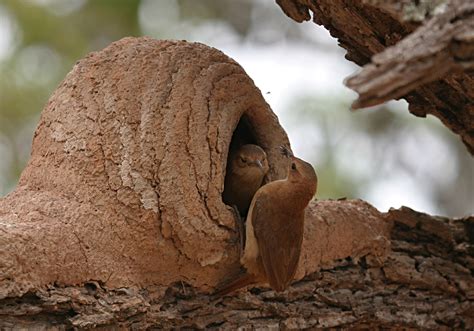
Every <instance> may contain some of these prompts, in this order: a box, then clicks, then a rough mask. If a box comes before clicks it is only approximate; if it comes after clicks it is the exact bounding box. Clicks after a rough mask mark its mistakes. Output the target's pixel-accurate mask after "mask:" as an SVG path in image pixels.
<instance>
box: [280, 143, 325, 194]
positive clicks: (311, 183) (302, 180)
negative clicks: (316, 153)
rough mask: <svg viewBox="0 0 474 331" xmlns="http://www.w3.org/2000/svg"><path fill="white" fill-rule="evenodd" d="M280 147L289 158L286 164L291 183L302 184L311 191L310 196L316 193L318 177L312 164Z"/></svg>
mask: <svg viewBox="0 0 474 331" xmlns="http://www.w3.org/2000/svg"><path fill="white" fill-rule="evenodd" d="M280 149H281V152H282V154H283V155H285V156H286V157H288V158H289V160H290V163H289V165H288V180H289V181H290V182H292V183H299V184H303V185H304V186H305V187H307V189H308V191H309V192H312V193H311V196H313V195H314V194H315V193H316V188H317V184H318V177H317V175H316V171H314V168H313V166H312V165H311V164H310V163H308V162H306V161H304V160H302V159H300V158H297V157H296V156H294V155H293V153H292V152H291V151H290V150H289V149H288V148H286V147H284V146H282V147H281V148H280Z"/></svg>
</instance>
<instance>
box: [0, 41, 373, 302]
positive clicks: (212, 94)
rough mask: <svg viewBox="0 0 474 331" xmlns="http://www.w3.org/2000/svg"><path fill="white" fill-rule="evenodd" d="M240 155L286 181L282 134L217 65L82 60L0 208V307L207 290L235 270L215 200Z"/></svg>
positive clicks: (234, 250) (242, 82) (133, 45)
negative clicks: (89, 293)
mask: <svg viewBox="0 0 474 331" xmlns="http://www.w3.org/2000/svg"><path fill="white" fill-rule="evenodd" d="M249 142H251V143H256V144H258V145H260V146H261V147H262V148H263V149H264V150H265V151H266V152H267V155H268V160H269V164H270V172H269V174H268V178H267V179H266V180H267V181H271V180H275V179H278V178H282V177H284V176H285V175H286V167H287V160H286V158H285V157H284V156H282V155H281V154H280V152H279V146H281V145H285V146H289V142H288V138H287V135H286V133H285V131H284V130H283V129H282V127H281V126H280V124H279V123H278V119H277V117H276V116H275V115H274V113H273V112H272V111H271V109H270V108H269V106H268V105H267V104H266V102H265V101H264V99H263V97H262V95H261V93H260V91H259V90H258V89H257V88H256V87H255V85H254V83H253V82H252V80H251V79H250V78H249V77H248V76H247V74H246V73H245V72H244V70H243V69H242V68H241V67H240V66H239V65H238V64H237V63H236V62H235V61H233V60H232V59H230V58H229V57H227V56H226V55H224V54H223V53H221V52H220V51H218V50H216V49H213V48H211V47H208V46H205V45H202V44H198V43H188V42H184V41H157V40H153V39H150V38H125V39H122V40H120V41H118V42H116V43H113V44H112V45H110V46H109V47H107V48H106V49H104V50H102V51H100V52H96V53H92V54H90V55H88V56H87V57H86V58H85V59H83V60H81V61H79V62H78V63H77V64H76V65H75V66H74V68H73V70H72V71H71V72H70V73H69V74H68V75H67V76H66V78H65V80H64V81H63V82H62V83H61V85H60V86H59V87H58V88H57V90H56V91H55V92H54V94H53V95H52V96H51V99H50V100H49V102H48V104H47V105H46V107H45V109H44V110H43V112H42V115H41V119H40V123H39V125H38V128H37V130H36V132H35V136H34V140H33V146H32V153H31V159H30V161H29V163H28V165H27V167H26V169H25V170H24V171H23V173H22V175H21V179H20V182H19V185H18V187H17V188H16V190H15V191H14V192H12V193H11V194H9V195H8V196H7V197H5V198H4V199H1V200H0V223H1V226H2V228H1V229H2V231H3V232H4V233H5V235H2V237H0V246H1V247H2V250H1V252H0V266H1V268H0V279H2V282H1V285H0V297H6V296H14V295H17V296H18V295H21V294H22V293H25V292H28V291H31V290H34V289H37V288H41V287H44V286H45V285H47V284H56V285H58V286H62V285H76V284H82V283H85V282H88V281H91V280H95V281H99V282H102V283H104V284H106V285H107V286H109V287H126V286H142V287H146V286H149V285H163V286H166V285H169V284H170V283H173V282H175V281H184V282H187V283H189V284H191V285H192V286H195V287H198V288H200V289H209V288H212V287H214V286H215V285H216V284H217V283H219V282H220V281H221V280H222V279H223V278H225V277H226V275H228V274H229V273H232V272H235V271H236V270H237V269H238V267H239V263H238V240H237V233H236V231H235V229H236V224H235V219H234V214H233V211H232V209H231V207H229V206H227V205H225V204H224V203H223V201H222V196H221V195H222V192H223V189H224V177H225V170H226V164H227V156H228V154H229V149H230V148H235V146H238V145H239V144H243V143H249ZM312 208H313V209H314V208H316V207H314V206H313V207H312ZM354 208H355V209H357V208H359V209H360V206H359V205H357V206H354ZM364 208H366V209H370V207H367V206H366V207H364ZM310 209H311V208H310ZM313 209H312V210H313ZM324 209H325V210H330V209H331V208H330V206H329V207H328V205H326V207H325V208H324ZM371 213H372V214H373V215H374V220H378V219H379V215H378V213H377V211H376V210H373V208H372V209H371ZM323 216H324V215H323ZM355 218H356V217H355ZM355 218H354V216H352V217H351V220H350V221H351V222H352V223H354V222H356V220H355ZM363 218H364V220H365V221H366V219H367V212H365V215H364V217H363ZM328 219H330V218H326V219H324V217H323V218H321V219H319V222H320V223H326V224H327V223H328V222H330V221H328ZM374 222H375V221H374ZM352 223H351V224H352ZM315 224H316V223H314V222H311V221H310V222H309V225H308V229H309V230H308V231H307V232H308V236H312V237H311V238H312V239H315V238H316V239H318V238H319V241H320V242H321V244H322V245H323V244H325V245H327V243H325V240H330V234H328V233H325V232H324V231H323V232H319V234H316V235H315V231H316V230H315V229H316V228H317V227H316V225H315ZM339 224H340V226H343V227H344V226H346V225H345V224H346V223H344V222H342V223H339ZM377 224H378V223H377ZM379 225H380V224H379ZM372 226H374V225H372ZM380 229H382V227H379V229H378V230H379V232H380V231H382V230H380ZM352 230H353V229H352ZM345 231H346V232H347V233H348V235H351V236H352V235H353V234H352V233H349V232H350V231H351V229H350V228H348V229H346V230H345ZM371 231H372V229H371ZM377 233H378V232H377ZM324 237H326V239H324ZM374 238H375V236H374ZM341 240H347V238H345V237H341ZM311 242H312V241H311V240H310V241H306V242H305V245H306V246H305V247H306V248H304V249H303V257H302V258H303V259H306V260H311V259H313V260H314V261H316V260H318V259H319V260H318V261H319V262H314V263H312V264H311V263H305V264H304V265H303V266H302V268H303V269H304V271H303V272H300V276H301V275H304V274H305V273H307V272H309V271H314V270H315V268H316V267H315V266H316V265H317V264H318V263H320V260H321V259H322V258H323V259H324V258H325V257H324V256H323V254H322V253H321V252H320V251H318V250H317V248H315V247H314V246H313V247H310V246H308V245H311ZM371 242H372V241H370V240H362V245H366V246H367V247H369V246H370V245H372V244H369V243H371ZM334 243H335V244H337V242H336V241H335V242H334ZM346 246H347V245H346ZM366 246H363V247H366ZM344 247H345V246H344V245H342V246H341V247H340V249H339V252H340V254H346V253H345V251H344ZM361 247H362V246H361ZM361 247H359V248H358V249H359V250H360V251H361V252H363V251H364V249H363V247H362V248H361ZM351 249H353V248H351ZM347 254H349V253H347ZM361 254H362V253H361ZM316 255H317V257H315V256H316ZM344 256H345V255H344ZM326 258H327V259H330V258H332V256H326Z"/></svg>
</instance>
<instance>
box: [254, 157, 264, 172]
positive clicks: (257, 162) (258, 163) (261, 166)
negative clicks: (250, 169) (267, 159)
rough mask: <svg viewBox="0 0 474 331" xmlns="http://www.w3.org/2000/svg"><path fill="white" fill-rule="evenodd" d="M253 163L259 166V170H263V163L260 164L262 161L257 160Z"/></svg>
mask: <svg viewBox="0 0 474 331" xmlns="http://www.w3.org/2000/svg"><path fill="white" fill-rule="evenodd" d="M255 164H256V165H257V166H258V167H259V168H260V170H262V171H263V164H262V161H260V160H257V161H255Z"/></svg>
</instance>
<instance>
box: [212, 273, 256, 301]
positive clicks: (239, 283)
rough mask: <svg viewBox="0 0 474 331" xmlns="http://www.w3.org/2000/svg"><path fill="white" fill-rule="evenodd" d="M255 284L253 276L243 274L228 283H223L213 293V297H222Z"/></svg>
mask: <svg viewBox="0 0 474 331" xmlns="http://www.w3.org/2000/svg"><path fill="white" fill-rule="evenodd" d="M252 284H255V277H254V276H253V275H250V274H243V275H241V276H239V277H238V278H237V279H235V280H233V281H232V282H230V283H229V284H226V285H224V286H223V287H222V288H220V289H218V290H217V291H216V292H215V293H214V297H217V298H219V297H223V296H225V295H227V294H230V293H232V292H234V291H237V290H239V289H241V288H244V287H247V286H249V285H252Z"/></svg>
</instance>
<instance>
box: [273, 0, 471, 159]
mask: <svg viewBox="0 0 474 331" xmlns="http://www.w3.org/2000/svg"><path fill="white" fill-rule="evenodd" d="M277 3H278V4H279V5H280V6H281V7H282V9H283V11H284V12H285V13H286V14H287V15H288V16H290V17H291V18H293V19H294V20H296V21H297V22H301V21H302V20H308V19H309V17H310V16H309V11H310V10H311V11H312V12H313V20H314V22H315V23H317V24H320V25H324V26H325V27H326V28H327V29H328V30H329V31H330V33H331V35H332V36H333V37H335V38H338V40H339V44H340V45H341V46H342V47H344V48H345V49H346V50H347V55H346V58H347V59H348V60H351V61H353V62H355V63H357V64H359V65H361V66H363V69H362V71H361V72H359V73H357V74H355V75H353V76H351V77H349V78H348V79H347V80H346V84H347V86H348V87H350V88H352V89H354V90H355V91H356V92H358V93H359V99H358V100H357V101H356V102H354V104H353V107H354V108H362V107H368V106H373V105H377V104H380V103H382V102H385V101H388V100H391V99H399V98H405V99H406V100H407V101H408V102H409V104H410V107H409V109H410V112H411V113H413V114H414V115H416V116H423V117H425V116H426V115H427V114H431V115H434V116H436V117H438V118H439V119H440V120H441V121H442V122H443V123H444V125H445V126H447V127H448V128H450V129H451V130H452V131H453V132H455V133H456V134H458V135H459V136H460V137H461V139H462V140H463V142H464V144H465V145H466V147H467V148H468V150H469V151H470V153H471V154H474V131H473V130H472V128H473V127H474V76H473V72H474V71H473V69H474V37H473V36H474V3H473V2H472V1H466V0H449V1H446V0H440V1H435V2H429V4H427V2H425V1H410V0H406V1H376V0H373V1H362V0H356V1H344V0H337V1H328V0H311V1H306V0H286V1H279V0H277ZM295 8H297V9H298V10H295ZM420 24H421V25H420Z"/></svg>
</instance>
